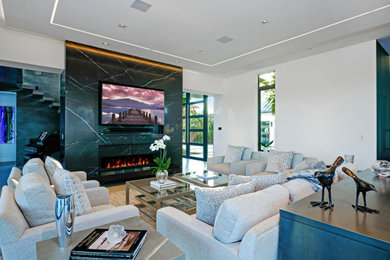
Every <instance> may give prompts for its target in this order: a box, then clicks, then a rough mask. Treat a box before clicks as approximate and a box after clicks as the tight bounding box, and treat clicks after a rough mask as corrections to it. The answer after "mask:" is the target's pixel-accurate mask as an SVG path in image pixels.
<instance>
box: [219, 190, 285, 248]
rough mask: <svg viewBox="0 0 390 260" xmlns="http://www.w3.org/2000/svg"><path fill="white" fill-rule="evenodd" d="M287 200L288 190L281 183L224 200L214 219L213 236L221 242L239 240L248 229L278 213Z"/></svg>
mask: <svg viewBox="0 0 390 260" xmlns="http://www.w3.org/2000/svg"><path fill="white" fill-rule="evenodd" d="M288 202H289V193H288V190H287V189H285V188H283V187H282V186H281V185H274V186H272V187H269V188H267V189H265V190H262V191H258V192H253V193H250V194H245V195H242V196H239V197H235V198H231V199H228V200H225V201H224V202H223V204H222V206H221V208H220V209H219V211H218V214H217V217H216V219H215V225H214V236H215V238H217V239H218V240H219V241H221V242H222V243H234V242H237V241H240V240H241V239H242V238H243V237H244V235H245V234H246V233H247V232H248V231H249V229H251V228H252V227H254V226H255V225H257V224H258V223H260V222H262V221H264V220H266V219H267V218H269V217H272V216H274V215H276V214H278V213H279V209H280V208H282V207H284V206H287V205H288Z"/></svg>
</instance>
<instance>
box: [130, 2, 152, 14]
mask: <svg viewBox="0 0 390 260" xmlns="http://www.w3.org/2000/svg"><path fill="white" fill-rule="evenodd" d="M131 7H133V8H134V9H137V10H138V11H141V12H144V13H146V11H148V10H149V8H150V7H152V5H151V4H148V3H146V2H144V1H142V0H135V1H134V3H133V4H132V5H131Z"/></svg>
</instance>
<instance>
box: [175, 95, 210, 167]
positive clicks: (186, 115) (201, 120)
mask: <svg viewBox="0 0 390 260" xmlns="http://www.w3.org/2000/svg"><path fill="white" fill-rule="evenodd" d="M208 101H209V98H208V96H205V95H200V94H192V93H183V113H182V116H183V133H182V142H183V157H185V158H192V159H198V160H207V157H208V156H209V154H210V146H211V151H212V143H213V119H214V117H213V115H212V114H211V115H209V114H208V110H209V108H210V106H209V104H208V103H209V102H208ZM210 101H211V102H212V101H213V99H210ZM212 103H213V102H212ZM210 118H211V119H210Z"/></svg>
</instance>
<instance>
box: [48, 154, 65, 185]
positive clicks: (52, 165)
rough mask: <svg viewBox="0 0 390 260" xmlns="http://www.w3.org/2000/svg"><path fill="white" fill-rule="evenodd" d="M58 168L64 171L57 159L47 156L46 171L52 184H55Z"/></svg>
mask: <svg viewBox="0 0 390 260" xmlns="http://www.w3.org/2000/svg"><path fill="white" fill-rule="evenodd" d="M57 168H60V169H63V167H62V164H61V163H60V162H59V161H57V160H56V159H54V158H52V157H50V156H47V157H46V159H45V169H46V172H47V175H48V176H49V179H50V183H51V184H54V172H55V171H56V170H57Z"/></svg>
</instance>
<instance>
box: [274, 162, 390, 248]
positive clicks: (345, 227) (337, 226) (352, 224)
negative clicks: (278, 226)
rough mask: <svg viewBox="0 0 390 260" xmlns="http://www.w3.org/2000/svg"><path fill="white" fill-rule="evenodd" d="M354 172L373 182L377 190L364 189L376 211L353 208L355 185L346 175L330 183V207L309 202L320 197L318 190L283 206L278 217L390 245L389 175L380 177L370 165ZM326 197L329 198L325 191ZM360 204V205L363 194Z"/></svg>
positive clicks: (372, 242)
mask: <svg viewBox="0 0 390 260" xmlns="http://www.w3.org/2000/svg"><path fill="white" fill-rule="evenodd" d="M357 176H358V177H359V178H360V179H362V180H364V181H366V182H368V183H371V184H373V185H375V187H376V189H377V192H375V191H369V192H367V207H369V208H373V209H378V210H380V213H379V214H375V213H371V214H370V213H363V212H360V211H357V212H356V211H355V209H354V208H353V207H352V205H354V204H355V199H356V185H355V182H354V181H353V179H352V178H350V177H348V178H347V179H344V180H343V181H340V182H338V183H336V184H334V185H332V197H333V199H332V200H333V203H334V204H335V206H334V209H333V211H331V210H329V209H328V210H323V209H320V208H318V207H312V206H311V205H310V201H320V200H321V191H319V192H316V193H315V194H313V195H311V196H309V197H306V198H304V199H302V200H299V201H297V202H296V203H293V204H291V205H288V206H286V207H284V208H282V209H281V210H280V215H281V217H286V218H289V219H291V220H295V221H298V222H301V223H305V224H308V225H312V226H316V227H318V228H321V229H324V230H328V231H329V232H334V233H337V234H340V235H345V236H348V237H350V238H353V239H356V240H364V241H365V242H366V243H368V244H372V245H376V246H381V247H382V248H388V249H390V178H379V177H377V176H376V175H375V174H374V173H373V172H372V171H371V170H370V169H367V170H364V171H362V172H359V173H358V174H357ZM325 199H326V200H327V199H328V193H327V191H325ZM359 205H363V196H362V194H360V197H359Z"/></svg>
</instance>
